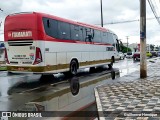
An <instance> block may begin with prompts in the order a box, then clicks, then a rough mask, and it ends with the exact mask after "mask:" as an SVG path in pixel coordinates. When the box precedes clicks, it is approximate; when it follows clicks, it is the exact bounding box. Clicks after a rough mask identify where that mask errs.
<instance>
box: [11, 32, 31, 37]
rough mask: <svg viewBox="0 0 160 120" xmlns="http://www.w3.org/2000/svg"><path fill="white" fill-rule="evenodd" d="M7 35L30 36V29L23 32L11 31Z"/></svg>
mask: <svg viewBox="0 0 160 120" xmlns="http://www.w3.org/2000/svg"><path fill="white" fill-rule="evenodd" d="M8 37H12V38H18V37H32V31H25V32H12V34H10V33H9V34H8Z"/></svg>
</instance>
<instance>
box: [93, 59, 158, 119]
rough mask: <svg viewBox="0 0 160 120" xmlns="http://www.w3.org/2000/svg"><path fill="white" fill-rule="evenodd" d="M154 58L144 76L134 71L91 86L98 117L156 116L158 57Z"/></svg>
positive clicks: (151, 117) (148, 117)
mask: <svg viewBox="0 0 160 120" xmlns="http://www.w3.org/2000/svg"><path fill="white" fill-rule="evenodd" d="M152 61H153V60H152ZM152 61H151V62H152ZM154 61H155V62H154ZM154 61H153V62H152V63H151V65H150V66H148V67H147V69H148V70H147V75H148V77H147V78H145V79H140V77H139V76H140V73H139V71H136V72H134V73H132V74H129V75H126V76H123V77H120V78H116V79H115V80H113V82H112V83H107V84H104V85H101V86H98V87H96V88H95V96H96V102H97V109H98V113H99V118H100V120H103V119H106V120H160V59H159V58H157V59H156V60H154Z"/></svg>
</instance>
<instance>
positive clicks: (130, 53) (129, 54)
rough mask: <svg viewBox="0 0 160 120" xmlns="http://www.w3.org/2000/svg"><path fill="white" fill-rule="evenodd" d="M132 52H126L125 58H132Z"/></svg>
mask: <svg viewBox="0 0 160 120" xmlns="http://www.w3.org/2000/svg"><path fill="white" fill-rule="evenodd" d="M133 54H134V53H133V52H128V53H127V55H126V58H133Z"/></svg>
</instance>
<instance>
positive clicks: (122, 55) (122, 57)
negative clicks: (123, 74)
mask: <svg viewBox="0 0 160 120" xmlns="http://www.w3.org/2000/svg"><path fill="white" fill-rule="evenodd" d="M124 58H125V55H124V53H122V52H119V59H120V60H121V59H124Z"/></svg>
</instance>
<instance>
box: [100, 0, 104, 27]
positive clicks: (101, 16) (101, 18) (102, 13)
mask: <svg viewBox="0 0 160 120" xmlns="http://www.w3.org/2000/svg"><path fill="white" fill-rule="evenodd" d="M100 2H101V27H103V8H102V0H100Z"/></svg>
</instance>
